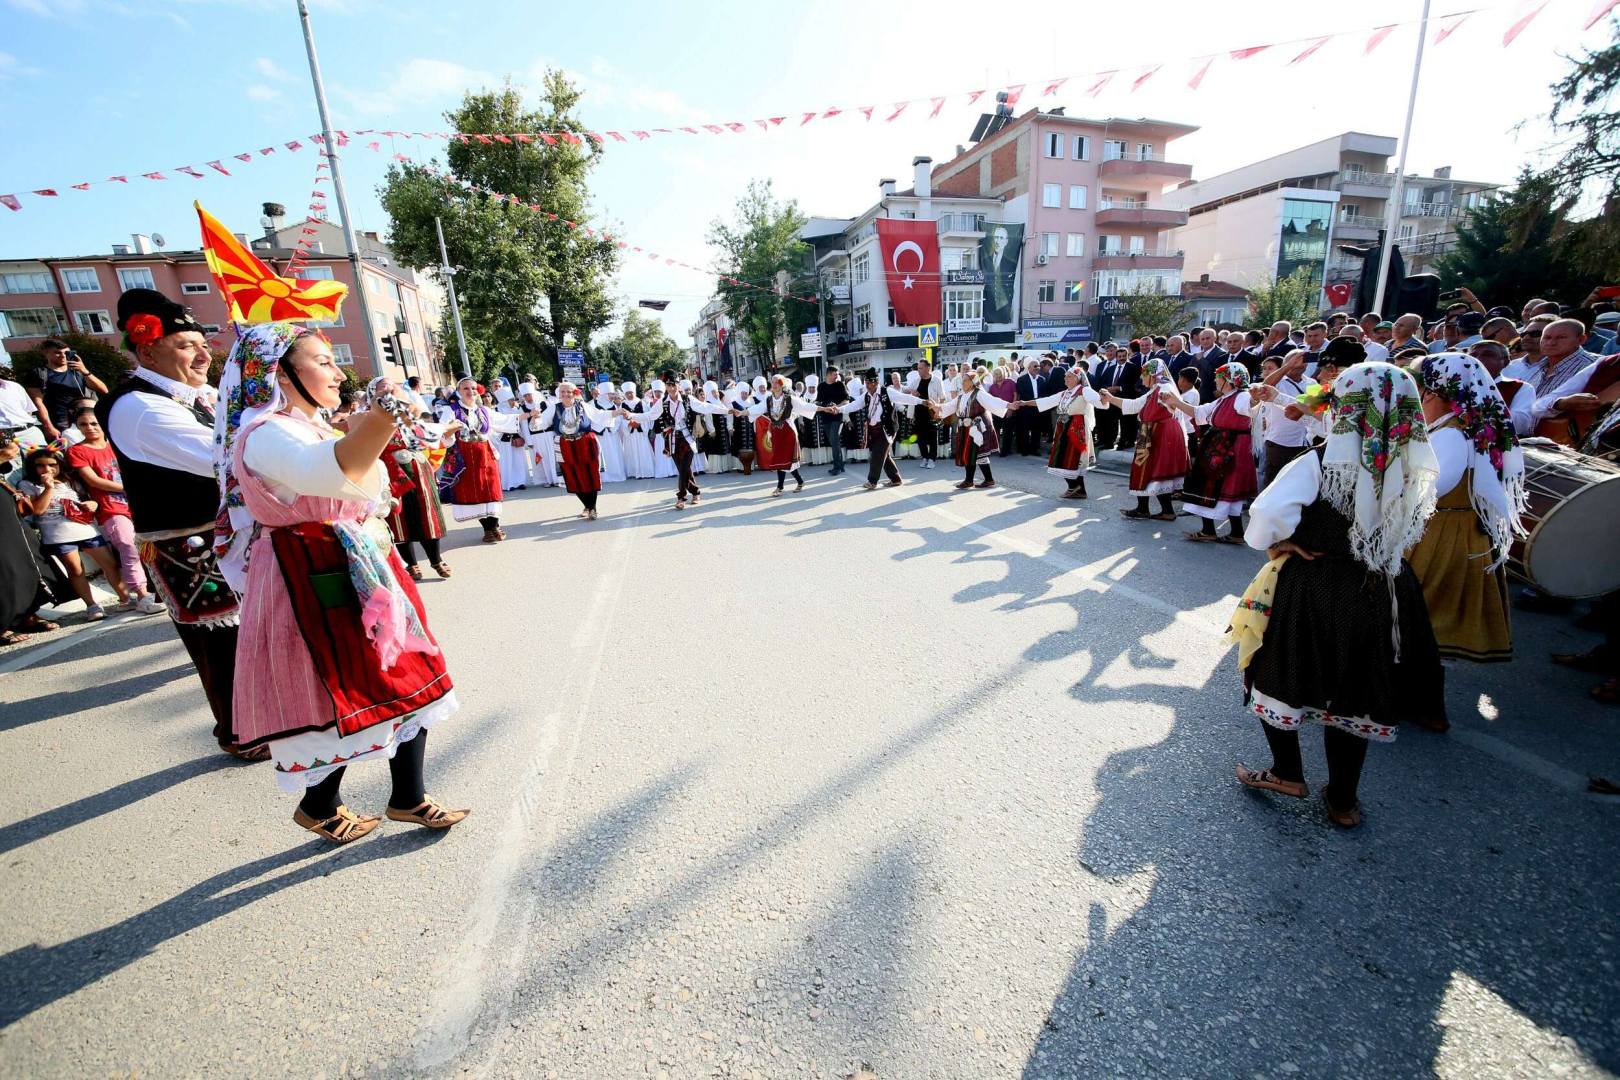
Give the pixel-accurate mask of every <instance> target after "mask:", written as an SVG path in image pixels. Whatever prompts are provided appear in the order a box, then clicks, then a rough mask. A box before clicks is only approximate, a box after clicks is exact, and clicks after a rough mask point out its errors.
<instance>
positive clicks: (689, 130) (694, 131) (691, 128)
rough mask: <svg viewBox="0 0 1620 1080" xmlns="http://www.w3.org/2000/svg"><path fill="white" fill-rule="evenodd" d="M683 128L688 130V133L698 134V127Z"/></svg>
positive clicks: (685, 130)
mask: <svg viewBox="0 0 1620 1080" xmlns="http://www.w3.org/2000/svg"><path fill="white" fill-rule="evenodd" d="M681 130H682V131H684V132H686V133H687V134H688V135H696V134H697V128H693V127H683V128H681Z"/></svg>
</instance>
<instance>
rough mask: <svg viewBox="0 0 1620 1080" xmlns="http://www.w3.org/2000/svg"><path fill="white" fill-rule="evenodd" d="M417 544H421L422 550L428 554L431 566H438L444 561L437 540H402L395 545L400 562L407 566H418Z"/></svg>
mask: <svg viewBox="0 0 1620 1080" xmlns="http://www.w3.org/2000/svg"><path fill="white" fill-rule="evenodd" d="M417 544H421V545H422V550H423V551H425V552H427V557H428V565H429V566H438V565H439V564H440V563H441V562H443V561H444V560H443V559H442V558H440V557H439V542H438V541H437V540H427V539H422V540H400V541H398V542H397V543H395V544H394V549H395V550H396V551H398V552H399V558H400V561H401V562H403V563H404V564H405V565H406V566H415V565H416V545H417Z"/></svg>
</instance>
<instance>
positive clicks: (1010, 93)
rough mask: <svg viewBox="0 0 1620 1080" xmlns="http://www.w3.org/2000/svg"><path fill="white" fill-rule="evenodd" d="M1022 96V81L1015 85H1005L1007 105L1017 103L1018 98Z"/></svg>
mask: <svg viewBox="0 0 1620 1080" xmlns="http://www.w3.org/2000/svg"><path fill="white" fill-rule="evenodd" d="M1023 96H1024V84H1023V83H1019V84H1018V85H1017V86H1009V87H1007V105H1008V106H1009V107H1011V106H1013V105H1016V104H1018V99H1019V98H1021V97H1023Z"/></svg>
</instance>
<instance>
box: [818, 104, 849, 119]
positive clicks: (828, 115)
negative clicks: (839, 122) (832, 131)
mask: <svg viewBox="0 0 1620 1080" xmlns="http://www.w3.org/2000/svg"><path fill="white" fill-rule="evenodd" d="M843 111H844V110H843V109H840V108H839V107H838V106H836V105H834V106H833V107H832V108H830V109H828V110H827V111H826V112H824V113H822V114H821V118H822V119H823V120H831V119H832V118H833V117H835V116H837V115H838V114H839V113H841V112H843Z"/></svg>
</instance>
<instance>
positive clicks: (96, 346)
mask: <svg viewBox="0 0 1620 1080" xmlns="http://www.w3.org/2000/svg"><path fill="white" fill-rule="evenodd" d="M52 336H53V337H55V338H56V340H57V341H60V342H64V343H65V344H66V345H67V347H68V348H70V349H72V350H73V351H74V352H76V353H78V354H79V359H81V360H83V361H84V366H85V368H86V369H88V370H89V372H90V374H92V375H94V376H95V377H96V378H98V379H100V380H101V381H102V382H104V383H106V384H107V388H108V389H109V390H110V389H112V388H113V387H115V386H117V385H118V384H119V383H120V382H122V381H123V379H124V376H125V375H126V374H128V373H129V369H130V368H131V367H133V366H134V364H135V360H134V357H132V356H130V355H129V353H126V352H124V351H123V350H122V349H119V348H118V347H117V346H115V345H113V344H111V343H110V342H109V341H108V340H107V339H106V338H102V337H96V336H95V335H94V334H85V333H81V332H80V331H78V330H69V331H68V332H67V333H65V334H54V335H52ZM6 359H7V358H6V357H5V356H4V354H0V365H3V364H4V363H5V362H6ZM10 362H11V368H12V371H13V372H15V374H16V376H17V378H18V379H19V380H20V379H21V378H22V377H23V375H25V374H27V373H28V372H30V371H33V370H34V369H36V368H42V367H44V366H45V353H44V351H43V350H41V349H39V348H37V347H36V348H32V349H24V350H23V351H22V352H20V353H14V354H12V356H11V357H10ZM217 383H218V380H217V379H216V385H217Z"/></svg>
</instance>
